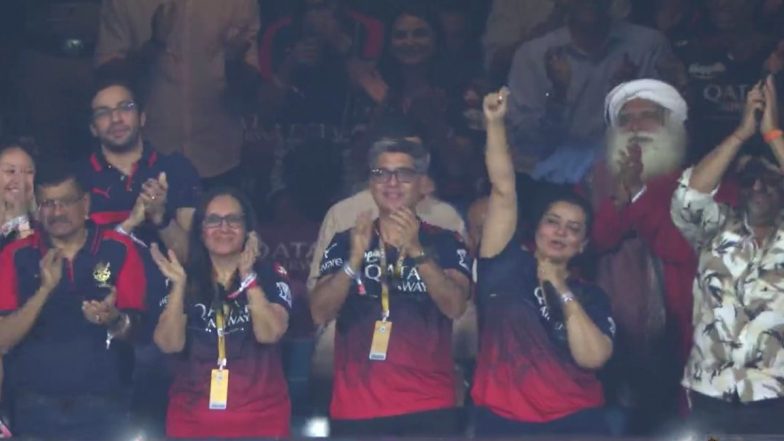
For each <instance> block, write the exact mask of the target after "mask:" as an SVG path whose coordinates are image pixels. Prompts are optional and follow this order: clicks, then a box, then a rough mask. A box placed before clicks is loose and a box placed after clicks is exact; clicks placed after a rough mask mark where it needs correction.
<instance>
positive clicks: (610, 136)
mask: <svg viewBox="0 0 784 441" xmlns="http://www.w3.org/2000/svg"><path fill="white" fill-rule="evenodd" d="M634 144H639V145H640V148H641V150H642V180H643V181H644V182H647V181H648V180H649V179H650V178H653V177H656V176H661V175H665V174H667V173H671V172H674V171H675V170H677V169H678V168H680V167H681V165H683V161H684V159H685V158H686V128H685V127H684V126H683V124H679V123H672V122H668V123H667V124H666V125H664V126H662V127H661V128H659V129H658V130H657V131H655V132H637V133H633V132H621V131H620V130H619V129H618V128H617V127H610V128H609V129H607V155H606V159H607V167H608V168H609V169H610V172H611V173H612V175H613V176H618V173H619V172H620V168H619V166H618V160H619V159H620V153H621V152H622V151H623V152H628V148H629V146H631V145H634Z"/></svg>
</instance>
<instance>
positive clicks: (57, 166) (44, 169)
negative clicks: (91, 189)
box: [34, 159, 85, 194]
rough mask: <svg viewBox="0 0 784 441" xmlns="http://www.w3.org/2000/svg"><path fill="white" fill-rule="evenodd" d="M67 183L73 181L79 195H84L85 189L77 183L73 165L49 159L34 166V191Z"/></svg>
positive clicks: (77, 179)
mask: <svg viewBox="0 0 784 441" xmlns="http://www.w3.org/2000/svg"><path fill="white" fill-rule="evenodd" d="M68 181H73V184H74V186H76V189H77V190H78V191H79V194H84V192H85V188H84V186H83V185H82V183H81V182H79V178H78V175H77V174H76V168H75V167H74V164H73V163H71V162H69V161H62V160H54V159H49V160H46V161H40V162H39V163H38V164H36V171H35V179H34V182H35V189H36V191H39V190H40V189H41V188H44V187H54V186H56V185H60V184H63V183H65V182H68Z"/></svg>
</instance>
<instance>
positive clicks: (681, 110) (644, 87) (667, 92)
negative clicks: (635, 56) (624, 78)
mask: <svg viewBox="0 0 784 441" xmlns="http://www.w3.org/2000/svg"><path fill="white" fill-rule="evenodd" d="M635 98H640V99H644V100H648V101H653V102H654V103H656V104H658V105H660V106H662V107H664V108H665V109H667V110H669V111H670V116H671V117H672V118H673V120H674V121H677V122H679V123H681V124H683V123H684V122H685V121H686V115H687V113H688V110H689V108H688V106H687V105H686V101H684V100H683V97H682V96H681V94H680V93H678V90H677V89H675V88H674V87H672V86H670V85H669V84H667V83H665V82H663V81H659V80H651V79H642V80H634V81H629V82H626V83H621V84H620V85H618V86H617V87H615V89H613V90H611V91H610V93H608V94H607V98H606V99H605V100H604V115H605V117H606V118H607V119H608V120H609V123H610V125H613V126H614V125H616V122H617V119H618V112H620V111H621V108H622V107H623V105H624V104H626V103H628V102H629V101H631V100H633V99H635Z"/></svg>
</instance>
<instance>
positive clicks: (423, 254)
mask: <svg viewBox="0 0 784 441" xmlns="http://www.w3.org/2000/svg"><path fill="white" fill-rule="evenodd" d="M429 259H430V254H428V253H427V251H425V249H424V248H423V249H422V250H420V252H419V254H418V255H416V256H414V257H412V258H411V260H413V261H414V264H415V265H419V264H422V263H425V261H426V260H429Z"/></svg>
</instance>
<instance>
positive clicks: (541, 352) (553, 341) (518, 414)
mask: <svg viewBox="0 0 784 441" xmlns="http://www.w3.org/2000/svg"><path fill="white" fill-rule="evenodd" d="M508 97H509V90H508V89H506V88H504V89H502V90H501V91H500V92H499V93H492V94H489V95H488V96H487V97H485V101H484V112H485V119H486V121H487V149H486V152H485V160H486V164H487V171H488V175H489V176H490V181H491V183H492V187H493V188H492V190H491V193H490V198H489V201H488V211H487V217H486V220H485V223H484V229H483V231H482V238H481V243H480V245H479V257H480V259H479V261H478V264H477V311H478V315H479V323H480V341H479V354H478V355H477V363H476V372H475V376H474V387H473V391H472V396H473V398H474V403H475V404H476V411H477V413H476V435H477V437H491V436H519V435H523V434H556V433H557V434H567V433H568V434H592V435H608V434H609V432H610V427H609V425H608V422H607V420H606V418H605V413H604V409H603V405H604V395H603V392H602V385H601V383H600V382H599V380H598V378H597V376H596V371H597V370H598V369H600V368H601V367H602V366H603V365H604V364H605V363H606V362H607V360H609V358H610V356H611V355H612V352H613V338H614V334H615V325H614V323H613V320H612V317H611V316H610V305H609V302H608V300H607V297H606V295H605V294H604V292H603V291H602V290H601V289H600V288H599V287H598V286H596V285H593V284H590V283H587V282H585V281H583V280H580V279H579V278H577V277H574V276H573V275H572V274H571V273H570V271H569V266H570V263H571V262H572V260H573V259H574V258H575V257H576V256H578V255H579V254H581V253H582V252H583V250H584V249H585V247H586V246H587V243H588V232H589V231H591V222H592V219H591V216H592V215H591V207H590V205H588V203H587V202H586V201H585V200H584V199H582V198H581V197H579V196H577V195H575V194H573V193H571V192H567V193H563V194H557V195H554V196H553V197H552V198H551V199H550V200H549V201H547V203H546V205H544V206H543V207H542V208H543V209H542V210H541V211H540V213H539V215H538V220H537V226H536V233H535V238H534V242H535V247H534V248H535V249H532V250H528V249H525V248H524V247H523V246H522V245H521V241H520V239H519V237H518V232H517V226H518V211H517V194H516V192H517V190H516V186H515V174H514V168H513V165H512V161H511V157H510V155H509V146H508V144H507V142H506V130H505V127H504V122H503V121H504V117H505V115H506V110H507V101H508Z"/></svg>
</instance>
